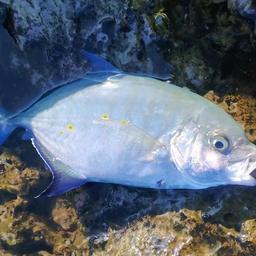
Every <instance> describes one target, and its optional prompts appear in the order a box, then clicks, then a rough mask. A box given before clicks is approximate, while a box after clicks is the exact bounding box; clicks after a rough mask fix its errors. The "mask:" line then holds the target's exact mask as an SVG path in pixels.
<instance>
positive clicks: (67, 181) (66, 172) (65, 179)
mask: <svg viewBox="0 0 256 256" xmlns="http://www.w3.org/2000/svg"><path fill="white" fill-rule="evenodd" d="M32 143H33V146H34V147H35V148H36V150H37V152H38V154H39V155H40V156H41V158H42V159H43V160H44V162H45V163H46V165H47V166H49V168H50V171H51V172H52V182H51V184H50V185H49V186H48V187H47V188H46V189H45V190H44V191H43V192H42V193H40V194H39V195H38V196H36V197H35V198H38V197H46V196H47V197H50V196H54V195H58V194H62V193H65V192H67V191H69V190H71V189H73V188H77V187H79V186H81V185H83V184H84V183H85V182H86V179H85V178H84V177H81V176H79V174H77V173H76V172H75V171H74V170H72V169H71V168H70V167H69V166H67V165H65V164H63V163H62V162H61V161H59V160H58V159H56V158H55V157H54V156H53V155H52V154H51V153H50V152H49V151H48V150H46V149H45V148H44V147H43V146H41V145H40V144H39V143H38V142H36V140H35V139H32Z"/></svg>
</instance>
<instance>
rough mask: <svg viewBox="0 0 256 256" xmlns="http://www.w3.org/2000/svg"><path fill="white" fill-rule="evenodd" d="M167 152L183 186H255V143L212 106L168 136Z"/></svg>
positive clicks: (240, 128)
mask: <svg viewBox="0 0 256 256" xmlns="http://www.w3.org/2000/svg"><path fill="white" fill-rule="evenodd" d="M170 155H171V158H172V161H173V162H174V164H175V165H176V168H177V169H178V170H179V171H180V172H181V173H182V176H183V179H184V187H188V188H193V189H200V188H208V187H213V186H219V185H228V184H236V185H248V186H254V185H256V179H255V178H256V175H254V173H255V172H256V146H255V145H254V144H252V143H251V142H249V140H248V139H247V137H246V134H245V132H244V130H243V129H242V127H241V126H240V125H239V124H238V123H237V122H236V121H235V120H234V119H233V118H232V117H231V116H229V115H228V114H227V113H226V112H225V111H223V110H222V109H220V108H219V107H217V106H215V105H214V106H212V105H210V107H208V108H206V110H204V111H203V112H202V113H201V114H200V116H199V117H198V118H196V119H195V118H194V119H193V118H192V119H191V120H190V121H188V122H186V123H184V124H182V125H181V126H180V127H179V128H178V129H177V131H176V132H175V135H173V136H172V138H171V139H170ZM254 170H255V171H254ZM253 176H254V177H255V178H254V177H253Z"/></svg>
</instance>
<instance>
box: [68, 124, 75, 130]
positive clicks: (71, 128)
mask: <svg viewBox="0 0 256 256" xmlns="http://www.w3.org/2000/svg"><path fill="white" fill-rule="evenodd" d="M66 128H67V129H68V130H69V131H74V130H75V127H74V126H73V125H72V124H68V125H67V126H66Z"/></svg>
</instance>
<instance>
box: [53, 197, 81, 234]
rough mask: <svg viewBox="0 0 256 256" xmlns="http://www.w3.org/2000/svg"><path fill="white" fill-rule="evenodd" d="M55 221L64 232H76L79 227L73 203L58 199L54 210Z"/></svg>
mask: <svg viewBox="0 0 256 256" xmlns="http://www.w3.org/2000/svg"><path fill="white" fill-rule="evenodd" d="M52 218H53V221H54V222H56V223H58V224H59V225H60V226H61V228H62V229H63V230H74V229H76V226H77V216H76V211H75V210H74V208H73V207H72V205H71V203H70V202H69V201H67V200H65V199H61V198H58V199H57V201H56V205H55V207H54V209H53V210H52Z"/></svg>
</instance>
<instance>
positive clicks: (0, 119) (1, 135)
mask: <svg viewBox="0 0 256 256" xmlns="http://www.w3.org/2000/svg"><path fill="white" fill-rule="evenodd" d="M11 116H12V115H11V113H9V112H8V111H6V110H5V109H3V108H2V107H0V146H1V145H2V144H3V143H4V141H5V140H6V139H7V137H8V136H9V135H10V134H11V132H12V131H13V130H14V129H15V128H16V127H15V126H14V125H13V124H11V122H9V118H10V117H11Z"/></svg>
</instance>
